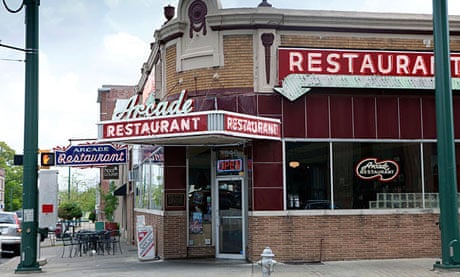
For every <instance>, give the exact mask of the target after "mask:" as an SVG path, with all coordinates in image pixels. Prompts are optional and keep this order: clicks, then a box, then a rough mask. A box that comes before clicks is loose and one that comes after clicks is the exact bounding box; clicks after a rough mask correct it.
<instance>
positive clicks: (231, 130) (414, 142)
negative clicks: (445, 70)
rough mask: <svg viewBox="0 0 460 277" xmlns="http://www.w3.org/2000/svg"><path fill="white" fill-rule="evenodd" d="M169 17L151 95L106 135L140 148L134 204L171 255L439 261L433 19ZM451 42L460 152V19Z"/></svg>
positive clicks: (204, 6) (122, 107)
mask: <svg viewBox="0 0 460 277" xmlns="http://www.w3.org/2000/svg"><path fill="white" fill-rule="evenodd" d="M165 16H166V18H167V21H166V22H165V24H164V25H162V26H161V27H160V28H159V29H158V30H157V31H156V32H155V34H154V38H155V41H154V42H153V43H152V44H151V54H150V56H149V58H148V60H147V61H146V62H145V64H144V65H143V67H142V76H141V79H140V81H139V84H138V86H137V88H136V92H137V93H136V94H134V95H132V97H131V98H129V99H120V101H119V103H117V105H118V104H119V106H118V108H115V109H114V111H113V113H112V118H111V120H106V121H101V122H100V123H99V140H100V141H103V142H116V143H126V144H129V145H131V149H132V157H131V163H132V166H131V169H130V179H129V181H130V184H131V185H132V189H128V190H126V194H127V195H126V197H131V198H132V201H133V203H134V204H133V206H134V208H133V214H132V217H133V218H139V216H143V217H144V218H145V223H146V224H148V225H151V226H153V229H154V233H155V241H156V251H157V255H158V256H160V257H161V258H164V259H171V258H195V257H217V258H237V259H247V260H250V261H256V260H259V259H260V254H261V252H262V250H263V249H264V248H265V247H266V246H270V247H271V248H272V250H273V252H274V253H275V255H276V258H277V260H280V261H321V260H344V259H347V260H349V259H369V258H409V257H436V256H439V255H440V230H439V226H438V224H437V223H438V221H439V219H438V218H439V208H438V207H439V204H438V200H439V194H438V192H439V190H438V176H437V150H436V124H435V100H434V83H433V74H434V72H433V69H434V59H433V38H432V37H433V35H432V17H431V15H422V14H394V13H391V14H390V13H367V12H339V11H312V10H290V9H277V8H275V7H272V6H271V5H270V4H268V3H267V2H266V1H262V3H261V4H260V5H259V6H258V7H254V8H239V9H223V8H222V7H221V4H220V2H219V1H217V0H182V1H179V4H178V6H177V7H176V8H175V11H174V8H173V7H170V6H168V7H165ZM450 30H451V42H450V43H451V51H452V58H451V66H452V77H453V84H452V88H453V91H454V92H453V93H454V97H453V99H454V117H455V137H456V139H459V138H460V120H459V119H458V118H459V117H460V97H459V96H458V95H457V91H458V89H459V88H460V79H459V78H460V54H458V53H459V51H460V37H459V35H460V17H452V18H451V23H450ZM456 142H457V141H456ZM456 149H459V150H460V148H459V145H458V144H456ZM457 152H460V151H457ZM458 154H460V153H457V157H458V156H459V155H458ZM457 164H460V163H459V161H457ZM458 171H459V170H458V168H457V172H458ZM132 221H133V222H134V221H135V220H132ZM133 224H135V223H133ZM132 230H133V229H132ZM132 230H131V231H132ZM132 236H133V234H131V237H132Z"/></svg>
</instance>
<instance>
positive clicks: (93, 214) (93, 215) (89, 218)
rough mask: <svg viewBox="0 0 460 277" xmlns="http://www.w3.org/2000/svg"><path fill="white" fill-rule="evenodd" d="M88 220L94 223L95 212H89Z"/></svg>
mask: <svg viewBox="0 0 460 277" xmlns="http://www.w3.org/2000/svg"><path fill="white" fill-rule="evenodd" d="M88 220H89V221H91V222H94V221H96V212H95V211H91V212H90V213H89V216H88Z"/></svg>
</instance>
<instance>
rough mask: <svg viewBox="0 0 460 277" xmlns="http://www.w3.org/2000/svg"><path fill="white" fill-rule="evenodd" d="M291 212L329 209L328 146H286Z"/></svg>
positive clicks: (289, 144)
mask: <svg viewBox="0 0 460 277" xmlns="http://www.w3.org/2000/svg"><path fill="white" fill-rule="evenodd" d="M286 163H287V164H286V185H287V199H286V201H287V207H288V209H329V208H331V202H330V199H331V194H330V181H329V168H330V166H329V144H328V143H297V142H288V143H286Z"/></svg>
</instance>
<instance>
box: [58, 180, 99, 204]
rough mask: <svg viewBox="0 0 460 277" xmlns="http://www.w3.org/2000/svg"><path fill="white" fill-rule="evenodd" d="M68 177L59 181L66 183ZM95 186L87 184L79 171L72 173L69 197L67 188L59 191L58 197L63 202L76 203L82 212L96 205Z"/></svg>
mask: <svg viewBox="0 0 460 277" xmlns="http://www.w3.org/2000/svg"><path fill="white" fill-rule="evenodd" d="M67 182H68V179H67V178H63V179H61V183H67ZM96 191H97V189H96V187H91V186H89V185H88V184H87V180H86V179H85V176H84V175H82V174H80V173H74V174H72V178H71V184H70V198H69V192H68V190H65V191H60V192H59V199H61V201H64V202H68V201H70V202H74V203H78V205H79V206H80V207H81V209H82V211H83V212H84V213H87V212H91V211H93V210H94V207H95V205H96Z"/></svg>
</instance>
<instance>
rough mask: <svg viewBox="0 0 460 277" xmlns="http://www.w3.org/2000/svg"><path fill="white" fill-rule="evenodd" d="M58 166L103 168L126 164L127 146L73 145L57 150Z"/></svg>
mask: <svg viewBox="0 0 460 277" xmlns="http://www.w3.org/2000/svg"><path fill="white" fill-rule="evenodd" d="M55 153H56V156H55V157H56V166H78V167H87V166H102V165H114V164H126V163H127V162H128V148H127V146H113V145H112V144H89V145H71V146H68V147H63V148H56V149H55Z"/></svg>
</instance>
